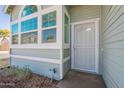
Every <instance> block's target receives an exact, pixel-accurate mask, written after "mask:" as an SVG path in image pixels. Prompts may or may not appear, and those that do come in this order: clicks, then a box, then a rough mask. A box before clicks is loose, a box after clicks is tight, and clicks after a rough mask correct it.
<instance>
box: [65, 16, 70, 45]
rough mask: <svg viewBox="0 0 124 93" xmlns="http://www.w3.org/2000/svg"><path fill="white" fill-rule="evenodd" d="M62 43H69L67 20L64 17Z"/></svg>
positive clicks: (66, 17)
mask: <svg viewBox="0 0 124 93" xmlns="http://www.w3.org/2000/svg"><path fill="white" fill-rule="evenodd" d="M64 42H65V43H69V18H68V16H67V15H66V14H65V15H64Z"/></svg>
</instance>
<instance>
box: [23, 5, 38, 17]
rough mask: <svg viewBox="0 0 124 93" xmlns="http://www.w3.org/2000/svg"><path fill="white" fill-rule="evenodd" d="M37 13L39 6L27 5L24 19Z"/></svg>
mask: <svg viewBox="0 0 124 93" xmlns="http://www.w3.org/2000/svg"><path fill="white" fill-rule="evenodd" d="M35 12H37V6H36V5H27V6H26V7H25V8H24V10H23V12H22V17H24V16H27V15H30V14H32V13H35Z"/></svg>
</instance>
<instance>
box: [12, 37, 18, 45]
mask: <svg viewBox="0 0 124 93" xmlns="http://www.w3.org/2000/svg"><path fill="white" fill-rule="evenodd" d="M12 44H18V35H13V36H12Z"/></svg>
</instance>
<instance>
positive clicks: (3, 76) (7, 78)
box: [0, 68, 58, 88]
mask: <svg viewBox="0 0 124 93" xmlns="http://www.w3.org/2000/svg"><path fill="white" fill-rule="evenodd" d="M57 84H58V81H55V80H53V81H52V82H51V79H49V78H47V77H44V76H41V75H38V74H35V73H32V72H31V71H30V70H29V69H25V68H23V69H19V68H4V69H1V70H0V88H56V85H57Z"/></svg>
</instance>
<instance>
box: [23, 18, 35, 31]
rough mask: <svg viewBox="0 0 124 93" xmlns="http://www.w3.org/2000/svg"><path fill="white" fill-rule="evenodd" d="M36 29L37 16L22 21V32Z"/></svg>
mask: <svg viewBox="0 0 124 93" xmlns="http://www.w3.org/2000/svg"><path fill="white" fill-rule="evenodd" d="M35 29H37V17H36V18H32V19H29V20H26V21H23V22H21V31H22V32H26V31H29V30H35Z"/></svg>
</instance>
